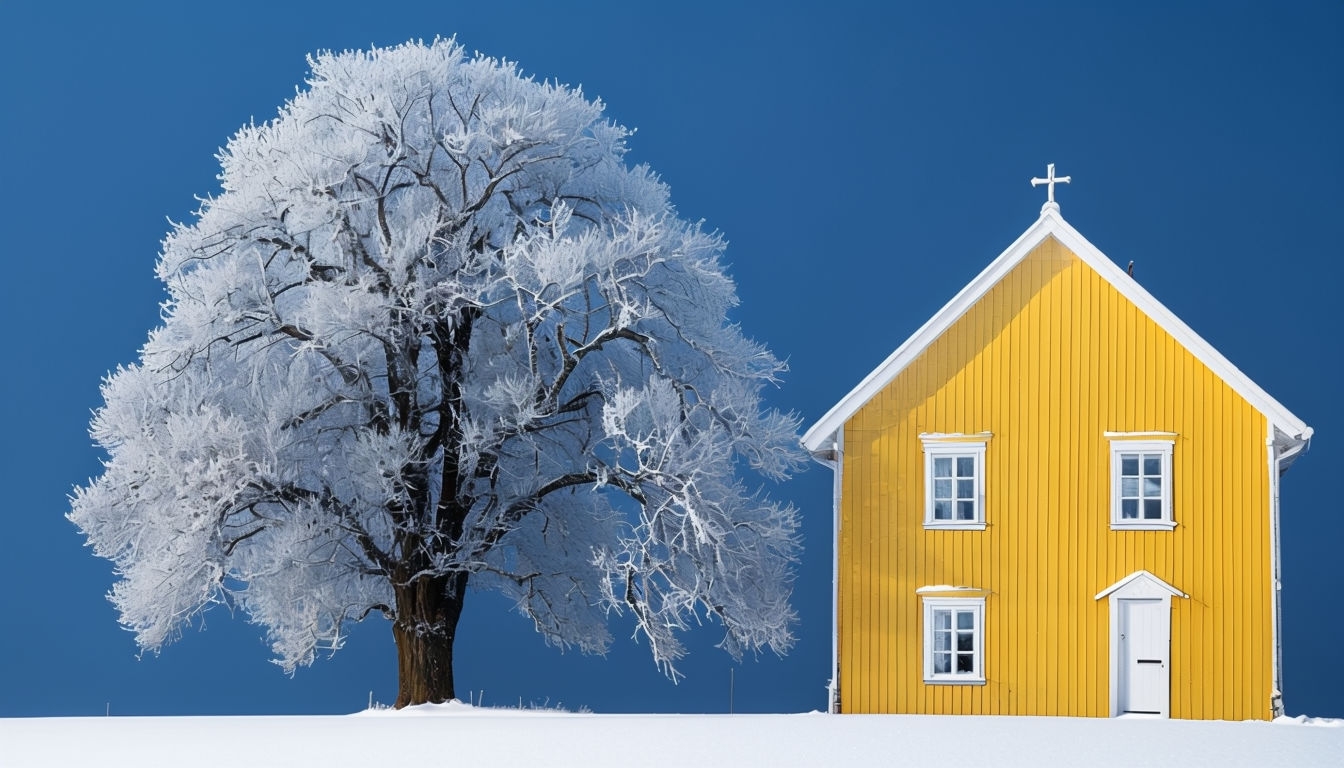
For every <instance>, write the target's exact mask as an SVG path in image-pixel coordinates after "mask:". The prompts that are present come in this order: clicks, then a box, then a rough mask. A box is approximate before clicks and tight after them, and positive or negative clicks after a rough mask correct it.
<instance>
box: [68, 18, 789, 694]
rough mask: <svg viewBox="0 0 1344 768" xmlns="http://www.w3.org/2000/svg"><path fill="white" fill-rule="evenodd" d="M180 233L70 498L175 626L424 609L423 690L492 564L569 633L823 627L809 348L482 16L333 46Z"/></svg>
mask: <svg viewBox="0 0 1344 768" xmlns="http://www.w3.org/2000/svg"><path fill="white" fill-rule="evenodd" d="M310 66H311V70H312V75H311V79H310V80H309V84H308V85H309V87H308V88H307V89H306V90H304V91H302V92H300V93H299V94H298V95H296V96H295V97H294V99H293V100H292V101H290V102H289V103H288V104H286V105H285V106H284V107H283V108H282V109H281V111H280V114H279V116H278V117H277V118H276V119H274V120H272V121H271V122H268V123H266V124H264V125H260V126H257V125H251V126H247V127H245V128H243V129H242V130H241V131H239V133H238V134H237V135H236V136H234V137H233V139H232V140H231V141H230V142H229V143H228V146H227V147H226V148H225V149H224V150H223V151H222V152H221V154H220V156H219V159H220V162H221V164H222V168H223V170H222V173H221V176H220V178H221V181H222V186H223V190H222V192H221V193H220V194H219V195H218V196H217V197H214V198H212V199H209V200H207V201H205V202H204V203H203V205H202V206H201V209H200V210H199V211H198V214H197V216H196V219H195V221H194V222H192V223H190V224H183V225H177V226H175V227H174V229H173V231H172V232H171V233H170V234H169V235H168V237H167V238H166V239H165V241H164V244H163V251H162V254H161V257H160V260H159V264H158V274H159V276H160V278H161V279H162V280H163V281H164V282H165V284H166V285H167V288H168V291H169V296H170V298H169V300H168V301H167V302H166V303H165V305H164V308H163V318H164V322H163V325H162V327H160V328H157V329H155V330H154V331H152V332H151V334H150V337H149V341H148V342H147V343H146V344H145V346H144V347H143V349H142V350H141V359H140V362H139V363H137V364H136V365H133V366H130V367H125V368H120V369H118V370H117V371H116V372H114V373H113V374H112V375H111V376H109V377H108V379H107V381H106V382H105V383H104V385H103V397H104V399H105V405H104V406H103V407H102V408H101V409H100V410H99V411H98V412H97V414H96V416H95V418H94V420H93V425H92V433H93V436H94V438H95V439H96V440H97V442H98V443H99V444H100V445H101V446H102V447H103V448H104V449H105V450H106V452H107V454H108V457H109V458H108V460H107V462H106V468H105V471H104V473H103V475H102V476H101V477H99V478H98V479H96V480H94V481H92V482H91V483H90V484H89V485H88V486H87V487H83V488H79V489H77V490H76V492H75V494H74V499H73V508H72V511H71V513H70V518H71V519H72V520H73V521H74V522H75V523H76V524H77V525H78V526H79V527H80V528H81V529H82V530H83V531H84V532H85V533H86V534H87V535H88V537H89V542H90V544H91V545H92V546H93V548H94V551H95V552H96V553H97V554H98V555H100V556H102V557H106V558H109V559H111V560H113V561H114V562H115V564H116V566H117V569H118V573H119V575H120V577H121V578H120V581H119V582H118V583H117V584H116V585H115V587H114V589H113V592H112V600H113V602H114V603H115V604H116V606H117V608H118V609H119V610H120V612H121V619H122V621H123V623H124V624H125V625H126V626H127V627H129V628H130V629H132V630H134V631H135V633H136V636H137V638H138V641H139V643H140V645H141V646H142V647H143V648H145V649H158V648H159V647H161V646H162V645H163V644H164V643H165V642H169V641H171V640H172V639H174V638H175V637H176V636H177V635H178V634H180V632H181V631H182V629H183V628H184V627H185V626H187V625H189V624H190V623H191V621H192V620H193V617H195V616H196V615H197V614H199V613H200V612H201V611H202V610H204V609H206V608H207V607H208V606H210V605H211V604H213V603H217V602H227V603H230V604H233V605H237V606H239V607H241V608H242V609H243V610H244V611H245V612H246V613H247V615H248V616H249V617H250V618H251V619H252V620H253V621H255V622H256V623H258V624H261V625H263V626H264V627H266V631H267V633H268V636H269V639H270V641H271V643H272V646H273V649H274V652H275V655H276V659H277V661H278V662H279V663H280V664H282V665H283V666H284V667H285V668H286V669H293V668H294V667H295V666H297V665H301V664H306V663H309V662H311V661H312V660H313V658H314V656H315V654H316V653H317V652H318V651H319V650H323V649H335V648H338V647H339V646H340V644H341V641H342V631H343V630H342V625H343V624H344V623H345V622H347V621H352V620H355V621H357V620H361V619H363V618H365V617H366V616H368V615H370V614H375V613H376V614H382V615H385V616H387V617H388V618H390V619H391V620H392V623H393V632H394V636H395V638H396V640H397V646H398V655H399V662H400V664H399V669H400V673H401V691H400V693H399V696H398V704H399V705H405V704H410V703H419V702H423V701H441V700H444V699H446V698H450V697H452V696H453V694H454V689H453V678H452V655H451V654H452V643H453V637H454V634H455V631H456V626H457V621H458V618H459V616H460V614H461V609H462V601H463V599H464V597H465V594H466V589H467V586H468V583H470V584H471V585H472V586H473V587H474V588H490V589H498V590H502V591H504V592H506V593H507V594H509V595H510V596H511V597H512V598H513V599H514V600H515V601H516V604H517V606H518V609H519V610H520V611H521V612H523V613H524V614H525V615H527V616H529V617H530V618H531V619H532V620H533V621H534V622H535V625H536V627H537V629H538V631H540V632H542V633H543V634H544V635H545V637H546V638H547V639H548V640H549V641H551V642H553V643H556V644H559V645H562V646H571V645H573V646H577V647H579V648H581V649H583V650H584V651H601V650H603V649H604V648H605V647H606V646H607V644H608V643H609V640H610V635H609V632H608V629H607V620H608V614H610V613H612V612H616V613H623V614H628V615H630V616H632V617H633V619H634V621H635V622H636V623H637V627H638V631H639V633H640V634H642V636H643V637H644V638H646V639H647V641H648V643H649V645H650V648H651V649H652V652H653V657H654V660H655V661H656V662H657V663H658V664H659V665H660V666H661V667H662V668H663V669H664V670H665V671H666V672H667V674H669V675H672V676H675V675H676V674H677V673H676V666H675V664H676V662H677V660H678V659H679V658H680V657H681V656H682V654H683V648H682V646H681V645H680V643H679V641H678V632H679V630H682V629H684V628H686V627H687V626H689V625H691V624H694V623H696V622H697V621H699V620H700V619H702V618H703V617H704V616H711V617H715V618H717V620H719V621H720V622H721V623H722V625H723V627H724V630H725V637H724V641H723V646H724V648H725V649H726V650H728V651H729V652H730V653H732V654H734V655H735V656H736V655H738V654H740V653H742V652H743V651H744V650H753V651H754V650H757V649H761V648H771V649H773V650H775V651H777V652H781V653H782V652H784V651H786V650H787V649H788V648H789V647H790V645H791V643H792V640H793V638H792V634H791V629H790V625H791V624H792V622H793V620H794V614H793V611H792V609H791V608H790V607H789V602H788V600H789V592H790V587H791V580H792V575H791V566H792V564H793V562H794V559H795V556H796V551H797V547H798V544H797V540H796V519H795V512H794V510H793V509H792V508H790V507H788V506H781V505H779V504H776V503H772V502H770V501H769V500H768V499H766V498H765V497H763V496H762V495H761V494H760V493H759V492H757V491H754V490H751V489H749V488H748V487H746V486H745V485H744V482H743V480H742V479H741V478H740V477H739V475H740V474H741V473H743V472H744V471H749V473H750V474H757V475H760V476H764V477H765V478H767V479H770V480H776V481H777V480H781V479H783V478H786V477H787V476H788V475H789V474H790V473H791V472H792V471H794V470H795V469H796V468H797V467H798V462H799V460H800V457H799V453H798V451H797V449H796V447H795V446H796V445H797V442H796V431H797V427H798V423H797V420H796V419H795V418H794V417H793V416H791V415H783V414H780V413H778V412H775V411H772V410H769V409H766V408H764V407H763V406H762V405H761V402H760V390H761V388H762V386H764V385H766V384H769V383H772V382H775V381H776V380H777V376H778V375H779V373H780V372H781V371H782V369H783V365H782V364H781V363H780V362H779V361H778V360H776V359H775V358H774V357H773V356H772V355H771V354H770V353H769V351H768V350H766V349H765V348H764V347H762V346H761V345H759V344H756V343H754V342H752V341H750V340H748V339H746V338H745V337H744V336H743V335H742V333H741V332H740V330H739V329H738V328H737V327H736V326H734V325H732V324H730V322H729V321H728V319H727V317H728V313H729V311H730V310H731V308H732V307H733V306H734V304H735V302H736V297H735V295H734V288H733V284H732V282H731V280H730V279H729V278H728V277H727V276H726V275H725V274H724V271H723V268H722V265H721V263H720V259H721V257H722V255H723V252H724V243H723V241H722V239H721V238H720V237H719V236H717V235H715V234H712V233H707V232H704V231H702V230H701V229H700V228H699V227H698V226H695V225H692V224H688V223H686V222H684V221H681V220H680V219H678V218H677V216H676V213H675V211H674V209H673V208H672V206H671V204H670V202H669V200H668V192H667V189H666V187H665V186H664V185H663V184H662V183H661V182H660V181H659V180H658V179H657V177H656V176H655V175H654V174H653V173H652V172H651V171H650V170H649V169H648V168H646V167H643V166H635V167H627V166H626V165H625V162H624V159H623V156H624V154H625V151H626V148H625V140H626V138H627V136H628V131H627V130H626V129H624V128H622V127H621V126H619V125H615V124H613V123H611V122H609V121H607V120H606V119H605V118H604V117H603V114H602V111H603V107H602V105H601V104H600V103H599V102H595V101H589V100H587V99H585V98H584V97H583V95H582V94H581V93H580V92H578V91H576V90H573V89H570V88H567V87H562V86H559V85H555V84H550V83H539V82H536V81H534V80H531V79H528V78H524V77H521V76H520V75H519V73H518V71H517V69H516V67H515V66H513V65H511V64H509V63H506V62H499V61H496V60H493V59H489V58H484V57H475V58H470V57H466V56H464V53H463V50H462V48H461V47H460V46H458V45H457V44H456V43H454V42H452V41H439V42H436V43H434V44H432V45H428V46H426V45H421V44H407V45H403V46H400V47H396V48H390V49H375V50H372V51H369V52H347V53H341V54H330V53H325V54H321V55H318V56H316V57H314V58H312V59H311V60H310Z"/></svg>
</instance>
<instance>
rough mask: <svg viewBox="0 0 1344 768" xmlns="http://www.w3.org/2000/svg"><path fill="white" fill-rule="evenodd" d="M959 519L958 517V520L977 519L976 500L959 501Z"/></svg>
mask: <svg viewBox="0 0 1344 768" xmlns="http://www.w3.org/2000/svg"><path fill="white" fill-rule="evenodd" d="M957 519H958V520H974V519H975V502H974V501H958V502H957Z"/></svg>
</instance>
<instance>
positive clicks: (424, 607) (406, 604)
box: [392, 573, 467, 709]
mask: <svg viewBox="0 0 1344 768" xmlns="http://www.w3.org/2000/svg"><path fill="white" fill-rule="evenodd" d="M394 589H395V591H396V597H397V618H396V620H394V621H393V622H392V637H393V639H395V640H396V642H397V703H396V707H397V709H401V708H402V707H406V706H410V705H413V704H427V703H429V704H440V703H442V702H445V701H448V700H449V699H454V698H456V697H457V696H456V691H455V690H454V688H453V640H454V639H455V638H456V637H457V620H458V619H459V618H461V617H462V601H463V598H465V597H466V591H467V574H466V573H458V574H453V575H450V576H435V577H424V576H422V577H420V578H417V579H415V580H413V581H411V582H410V583H404V584H401V585H398V586H396V587H394Z"/></svg>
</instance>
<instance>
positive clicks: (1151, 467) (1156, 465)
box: [1143, 453, 1162, 475]
mask: <svg viewBox="0 0 1344 768" xmlns="http://www.w3.org/2000/svg"><path fill="white" fill-rule="evenodd" d="M1143 474H1145V475H1160V474H1162V456H1161V454H1157V453H1145V454H1144V455H1143Z"/></svg>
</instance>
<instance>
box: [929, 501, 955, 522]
mask: <svg viewBox="0 0 1344 768" xmlns="http://www.w3.org/2000/svg"><path fill="white" fill-rule="evenodd" d="M933 519H934V520H951V519H952V502H950V501H935V502H933Z"/></svg>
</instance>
